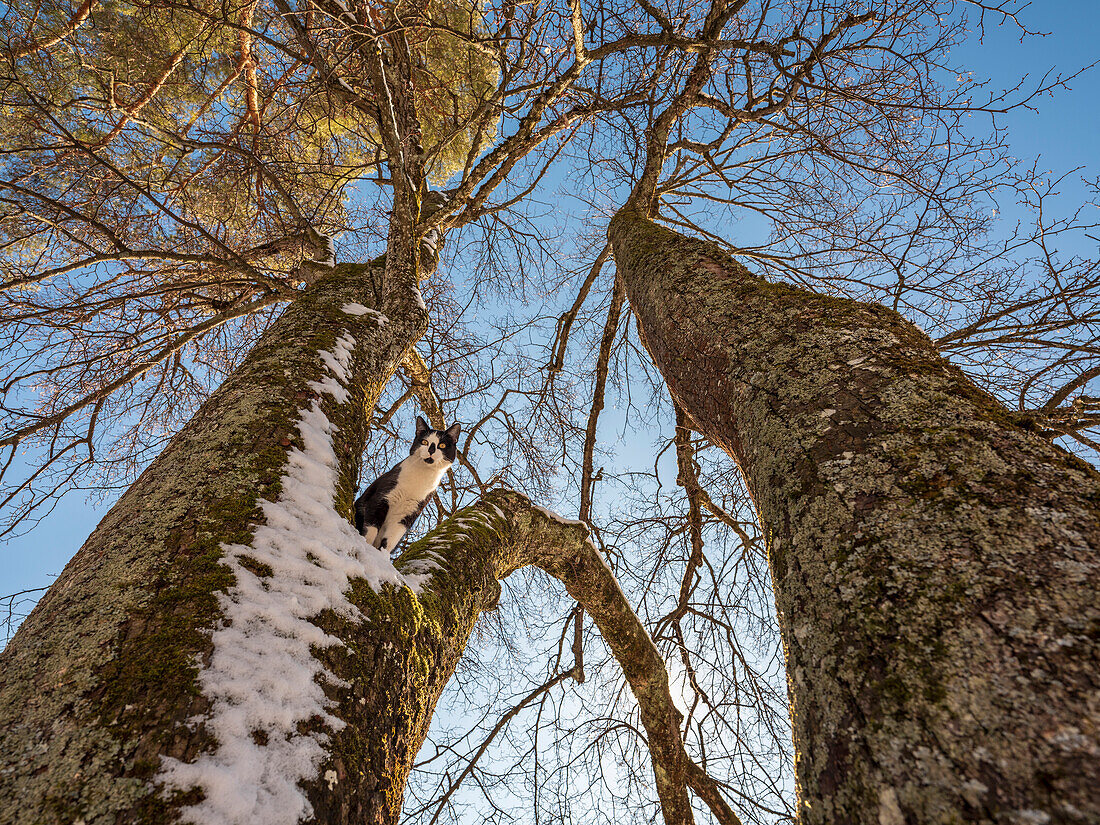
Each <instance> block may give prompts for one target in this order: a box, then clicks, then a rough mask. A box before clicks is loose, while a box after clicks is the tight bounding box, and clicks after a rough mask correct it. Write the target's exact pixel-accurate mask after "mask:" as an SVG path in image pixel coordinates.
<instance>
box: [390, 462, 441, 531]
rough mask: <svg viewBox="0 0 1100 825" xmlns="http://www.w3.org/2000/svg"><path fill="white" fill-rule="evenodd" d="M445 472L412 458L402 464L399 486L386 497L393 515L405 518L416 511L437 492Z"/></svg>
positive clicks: (398, 479)
mask: <svg viewBox="0 0 1100 825" xmlns="http://www.w3.org/2000/svg"><path fill="white" fill-rule="evenodd" d="M443 472H444V470H442V469H440V468H437V467H433V466H432V465H430V464H425V463H424V462H423V461H422V460H421V459H419V458H416V457H415V456H414V457H410V458H407V459H405V460H404V461H403V462H401V472H400V473H399V474H398V476H397V485H396V486H395V487H394V488H393V489H392V490H391V491H390V492H389V494H388V495H387V496H386V500H387V501H388V502H389V505H390V513H391V515H394V516H396V517H397V518H404V517H405V516H407V515H408V514H409V513H412V512H413V511H415V510H416V509H417V508H418V507H419V506H420V502H422V501H423V500H424V499H426V498H427V497H428V496H430V495H431V494H432V493H433V492H435V488H436V487H438V486H439V480H440V479H441V478H442V477H443Z"/></svg>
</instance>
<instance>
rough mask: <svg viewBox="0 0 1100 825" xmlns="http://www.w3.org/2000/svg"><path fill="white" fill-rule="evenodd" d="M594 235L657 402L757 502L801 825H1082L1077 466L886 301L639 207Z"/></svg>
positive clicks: (1084, 522) (1088, 774)
mask: <svg viewBox="0 0 1100 825" xmlns="http://www.w3.org/2000/svg"><path fill="white" fill-rule="evenodd" d="M610 238H611V241H612V243H613V245H614V250H615V259H616V265H617V268H618V272H619V276H620V277H622V278H623V279H624V283H625V286H626V292H627V297H628V299H629V300H630V305H631V308H632V310H633V312H634V314H635V317H636V318H637V322H638V330H639V333H640V335H641V337H642V339H643V340H644V343H645V345H646V347H647V349H648V350H649V352H650V354H651V355H652V357H653V359H654V362H655V363H656V365H657V366H658V368H659V369H660V370H661V372H662V374H663V375H664V377H665V379H666V381H667V383H668V387H669V389H670V391H671V393H672V395H673V397H674V399H675V400H676V401H677V402H678V403H679V404H680V405H681V407H682V408H683V410H684V411H685V413H686V414H687V415H688V416H689V417H690V418H691V421H692V423H693V425H694V427H695V428H697V429H698V430H699V431H700V432H701V433H703V434H704V435H705V436H706V437H707V438H709V439H710V440H711V441H713V442H714V443H715V444H717V445H719V446H721V447H722V449H724V450H725V451H726V452H727V453H729V454H730V455H731V456H733V457H734V458H735V459H736V460H737V461H738V463H739V465H740V467H741V469H742V471H743V472H744V474H745V477H746V479H747V482H748V486H749V489H750V491H751V493H752V496H753V499H754V501H755V504H756V507H757V510H758V511H759V515H760V519H761V521H762V524H763V527H764V530H765V534H766V536H767V544H768V552H769V558H770V564H771V569H772V576H773V579H774V587H775V594H776V602H777V606H778V611H779V617H780V623H781V626H782V633H783V640H784V645H785V648H786V656H787V667H788V682H789V690H790V695H791V702H792V718H793V723H794V732H795V742H796V748H797V756H796V762H797V765H796V767H797V774H798V790H799V804H800V809H799V813H800V816H801V819H802V821H803V822H804V823H837V822H862V823H875V825H882V823H887V824H888V825H901V823H905V822H964V821H965V822H998V823H1002V822H1003V823H1008V822H1082V823H1083V822H1089V821H1096V820H1097V818H1098V817H1100V761H1098V760H1097V759H1096V758H1095V754H1096V752H1097V750H1096V749H1097V747H1098V745H1097V740H1096V736H1097V731H1098V730H1100V707H1098V706H1097V704H1096V696H1097V689H1098V687H1100V675H1098V674H1100V668H1098V666H1097V661H1098V651H1097V637H1096V628H1097V627H1098V626H1100V625H1098V622H1100V592H1098V589H1100V575H1097V573H1098V569H1097V551H1098V550H1100V476H1098V475H1097V473H1096V471H1095V470H1093V469H1092V468H1091V467H1089V466H1087V465H1085V464H1084V463H1083V462H1081V461H1079V460H1077V459H1075V458H1073V457H1072V456H1070V455H1069V454H1067V453H1066V452H1064V451H1063V450H1061V449H1059V448H1058V447H1056V446H1053V445H1052V444H1051V443H1050V442H1049V441H1048V440H1046V439H1044V438H1043V437H1041V436H1040V435H1038V434H1037V433H1035V432H1033V431H1031V430H1029V429H1028V427H1027V426H1026V424H1022V423H1021V422H1019V421H1017V420H1016V419H1015V418H1014V417H1013V416H1012V415H1011V414H1010V413H1009V412H1008V411H1007V410H1005V409H1004V408H1003V407H1002V406H1001V405H1000V404H998V403H997V402H996V401H995V400H994V399H992V398H991V397H989V396H988V395H986V394H985V393H983V392H981V391H980V390H978V389H977V388H976V387H975V386H974V385H973V384H972V383H971V382H970V381H968V380H967V379H966V378H965V377H964V376H963V375H962V373H961V372H960V371H959V370H958V369H956V368H954V367H953V366H951V365H950V364H949V363H948V362H946V361H945V360H944V359H943V358H942V357H940V355H939V354H938V353H937V352H936V350H935V348H934V347H933V345H932V344H931V342H930V341H929V339H928V338H927V336H926V335H925V334H924V333H923V332H921V331H920V330H919V329H918V328H916V327H915V326H914V325H913V324H911V323H909V322H908V321H906V320H905V319H903V318H902V317H901V316H900V315H898V314H897V313H895V312H892V311H889V310H887V309H884V308H882V307H879V306H875V305H869V304H862V303H858V302H855V301H850V300H844V299H833V298H827V297H824V296H821V295H816V294H813V293H810V292H807V291H804V290H800V289H795V288H792V287H789V286H785V285H782V284H778V283H771V282H767V281H764V280H762V279H760V278H757V277H754V276H753V275H752V274H750V273H749V272H748V271H747V270H746V269H745V268H744V267H743V266H741V265H740V264H738V263H737V262H736V261H735V260H733V259H732V258H730V256H729V255H727V254H726V253H725V252H723V251H722V250H721V249H720V248H719V247H718V246H717V245H716V244H713V243H709V242H705V241H702V240H697V239H691V238H686V237H684V236H681V235H678V234H676V233H674V232H671V231H669V230H667V229H664V228H662V227H659V226H657V225H656V224H654V223H653V222H651V221H650V220H648V219H647V218H646V217H645V216H644V215H643V214H641V213H640V212H637V211H633V210H629V209H628V210H624V211H622V212H620V213H619V214H618V215H617V216H616V217H615V218H614V220H613V221H612V223H611V227H610Z"/></svg>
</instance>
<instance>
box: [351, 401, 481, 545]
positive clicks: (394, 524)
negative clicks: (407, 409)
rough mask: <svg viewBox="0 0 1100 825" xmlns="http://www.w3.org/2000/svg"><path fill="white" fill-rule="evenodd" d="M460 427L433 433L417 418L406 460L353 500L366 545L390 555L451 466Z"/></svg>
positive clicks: (358, 528)
mask: <svg viewBox="0 0 1100 825" xmlns="http://www.w3.org/2000/svg"><path fill="white" fill-rule="evenodd" d="M461 432H462V425H461V424H452V425H451V426H450V427H448V428H447V429H446V430H433V429H432V428H431V427H429V426H428V422H427V421H425V420H424V419H423V418H421V417H420V416H419V415H418V416H417V417H416V437H415V438H413V442H412V447H411V448H410V449H409V457H408V458H406V459H405V460H404V461H402V462H401V463H400V464H398V465H397V466H396V467H393V468H391V469H389V470H387V471H386V472H385V473H383V474H382V475H381V476H379V477H378V478H377V479H376V480H375V481H374V482H373V483H372V484H371V485H370V486H369V487H368V488H367V489H366V490H364V491H363V494H362V495H361V496H359V498H357V499H356V500H355V527H356V529H357V530H358V531H359V532H360V533H362V534H363V535H364V536H365V537H366V539H367V543H368V544H371V545H374V546H375V547H377V548H378V549H379V550H389V551H390V552H393V550H394V548H396V547H397V544H398V542H400V541H401V537H402V536H404V535H405V533H406V531H408V529H409V528H410V527H411V526H412V523H413V522H414V521H416V517H417V516H419V515H420V513H421V512H422V511H423V510H424V507H425V506H426V505H427V503H428V499H430V498H431V497H432V493H434V492H435V488H436V487H438V486H439V481H440V479H442V478H443V474H444V473H445V472H447V469H448V468H449V467H450V466H451V465H452V464H453V463H454V460H455V455H456V452H455V451H456V449H457V444H456V443H455V442H456V441H457V439H458V435H459V433H461Z"/></svg>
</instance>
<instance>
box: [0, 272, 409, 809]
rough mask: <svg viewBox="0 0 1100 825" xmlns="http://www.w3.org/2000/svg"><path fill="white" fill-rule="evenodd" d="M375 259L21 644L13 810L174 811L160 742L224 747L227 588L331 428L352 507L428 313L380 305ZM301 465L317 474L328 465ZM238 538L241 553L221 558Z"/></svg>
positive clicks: (137, 506)
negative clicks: (385, 398)
mask: <svg viewBox="0 0 1100 825" xmlns="http://www.w3.org/2000/svg"><path fill="white" fill-rule="evenodd" d="M378 269H379V268H378V267H377V266H372V265H354V264H344V265H340V266H337V267H336V268H335V270H334V271H333V272H332V274H330V275H327V276H325V277H324V278H322V279H321V280H319V281H318V282H317V283H316V284H314V285H313V286H312V287H311V288H310V289H309V290H307V291H306V292H304V293H303V294H302V296H301V297H300V298H299V299H298V300H296V301H295V302H294V303H293V304H292V305H291V306H289V307H288V308H287V309H286V311H285V312H284V313H283V315H282V316H281V317H280V318H279V320H278V321H277V322H276V323H275V324H273V325H272V327H271V329H270V330H269V331H268V332H267V333H265V335H264V336H263V337H262V338H261V339H260V341H259V343H258V344H257V346H256V347H255V349H254V350H253V351H252V352H251V353H250V355H249V356H248V358H247V359H246V361H245V362H244V363H243V364H242V365H241V367H240V368H239V369H237V370H236V371H235V372H234V373H233V375H232V376H230V377H229V378H228V379H227V380H226V382H225V383H224V384H223V385H222V387H221V388H220V389H218V391H217V392H216V393H215V394H214V395H213V396H211V398H210V399H209V400H208V401H207V402H206V403H205V404H204V405H203V406H202V408H201V409H200V410H199V412H198V413H197V414H196V415H195V417H194V418H193V419H192V420H191V421H190V422H189V423H188V424H187V425H186V427H184V429H183V430H182V431H181V432H180V433H179V434H178V435H176V436H175V437H174V438H173V439H172V441H171V442H170V444H169V445H168V447H167V448H166V449H165V450H164V452H163V453H162V454H161V456H160V457H158V458H157V459H156V461H154V462H153V464H152V465H150V466H149V468H148V469H147V470H146V471H145V472H144V473H142V475H141V477H140V478H139V479H138V481H137V482H136V483H135V484H134V485H133V486H132V487H131V488H130V489H129V490H128V491H127V492H126V494H125V495H123V497H122V498H121V499H120V500H119V502H118V503H117V504H116V505H115V506H114V507H113V508H112V509H111V511H110V512H109V513H108V514H107V515H106V517H104V519H103V521H102V522H101V523H100V524H99V526H98V527H97V528H96V530H95V532H93V533H92V535H91V536H90V537H89V539H88V540H87V542H86V543H85V544H84V546H83V547H82V548H81V549H80V551H79V552H78V553H77V554H76V556H74V558H73V559H72V561H70V562H69V564H68V565H67V566H66V568H65V570H64V571H63V573H62V574H61V576H60V577H59V578H58V580H57V582H56V583H55V584H54V585H53V587H51V588H50V590H49V592H48V593H47V594H46V595H45V597H43V599H42V601H41V602H40V603H39V604H38V606H37V607H36V608H35V609H34V611H33V612H32V613H31V615H30V616H29V617H28V618H27V620H26V621H25V622H24V624H23V625H22V627H21V628H20V629H19V632H18V633H17V634H16V635H15V637H14V638H13V639H12V640H11V642H10V643H9V644H8V646H7V648H6V649H5V650H4V652H3V659H2V671H0V673H2V684H0V777H3V782H2V789H0V821H2V822H4V823H36V825H38V824H39V823H53V822H58V823H73V822H78V821H83V822H85V823H87V825H92V823H106V822H110V823H115V822H167V821H170V820H171V819H172V818H173V817H172V815H171V812H170V811H169V810H168V809H167V807H170V806H167V803H166V802H165V800H164V797H163V796H162V795H161V794H159V793H158V792H157V789H156V787H155V785H154V781H159V779H158V778H159V776H160V774H158V771H160V770H162V766H161V757H171V758H174V759H177V760H180V761H181V763H187V762H189V761H192V760H194V758H195V757H196V756H197V755H199V754H200V753H204V752H207V751H209V750H210V748H211V747H212V740H211V736H210V733H209V731H207V730H206V729H205V728H204V727H203V726H198V727H195V726H193V725H190V724H185V723H186V722H188V720H189V719H190V718H191V717H193V716H197V715H202V714H204V713H207V712H208V711H210V709H211V699H210V698H209V697H208V696H206V695H204V693H203V686H202V685H201V684H200V682H199V672H200V666H205V665H208V664H209V661H210V657H211V655H212V652H213V648H214V645H213V640H212V636H211V633H212V631H213V630H214V628H215V626H216V625H217V624H218V622H219V620H220V618H221V617H222V615H223V613H224V608H225V594H226V593H227V592H230V590H231V588H232V587H233V586H234V584H235V583H236V584H238V585H239V584H240V580H241V577H242V575H244V574H243V572H242V571H245V570H249V571H252V572H250V573H249V575H253V573H258V574H261V576H260V577H261V578H262V574H263V573H264V572H265V571H266V569H267V568H268V567H270V565H269V564H268V563H267V562H264V561H262V560H256V559H254V558H251V557H250V556H249V553H248V552H243V551H247V550H249V548H248V545H250V543H251V542H252V541H253V533H254V531H255V530H256V529H258V525H262V524H263V523H264V521H265V516H264V514H265V513H269V509H268V508H270V507H272V506H273V505H274V504H275V503H276V502H277V501H278V500H280V498H281V496H280V494H281V493H284V492H286V491H285V490H284V487H285V486H286V485H287V484H288V483H289V482H288V475H287V471H286V468H287V467H288V466H289V462H290V461H291V459H293V458H294V457H295V456H299V457H301V456H303V455H307V454H308V453H309V444H307V443H306V441H307V440H308V438H309V437H317V436H318V433H322V436H323V435H324V432H322V431H328V433H329V435H328V442H327V443H328V444H330V449H331V451H332V458H331V465H332V466H331V467H329V468H328V472H330V474H331V475H332V483H331V484H330V485H329V487H330V490H329V491H328V495H329V501H328V504H327V506H328V509H329V510H332V505H333V501H334V502H335V506H336V510H338V511H339V512H340V513H341V514H343V516H344V521H345V522H346V521H347V518H348V517H349V516H350V513H351V506H352V499H353V497H354V494H355V487H356V484H357V481H358V479H357V476H358V471H359V462H360V458H361V456H362V452H363V447H364V442H365V438H366V431H367V430H366V425H367V422H368V421H369V419H370V413H371V411H372V410H373V408H374V405H375V403H376V401H377V399H378V396H379V393H380V392H381V390H382V387H383V386H384V385H385V382H386V380H387V379H388V378H389V377H390V376H391V375H392V374H393V372H394V370H395V369H396V368H397V366H398V364H399V363H400V361H401V358H402V355H403V354H404V352H405V351H406V349H407V348H408V347H409V346H410V345H411V344H412V343H413V342H414V341H415V340H416V339H417V338H418V337H419V336H420V335H421V334H423V331H424V329H425V327H426V321H427V316H426V313H425V312H424V311H423V310H422V309H417V308H416V307H415V306H414V305H412V304H411V303H410V302H408V301H403V302H402V305H401V312H400V314H397V313H394V314H393V316H392V317H389V318H388V319H386V318H383V317H382V316H380V315H379V314H378V313H377V312H376V311H375V310H368V308H367V307H366V306H365V305H366V304H370V303H372V299H371V298H370V296H373V295H375V294H376V288H377V281H378V276H379V272H378ZM348 336H350V338H349V337H348ZM345 393H346V397H345V395H344V394H345ZM341 402H342V403H341ZM303 422H305V423H303ZM303 472H305V474H306V476H307V481H308V480H309V478H310V477H311V476H310V473H311V472H312V473H313V475H316V473H317V470H316V468H313V470H312V471H303ZM318 477H319V476H318ZM336 510H334V511H333V512H336ZM349 529H350V528H349ZM227 548H237V549H238V550H241V551H242V552H240V553H236V554H230V553H227ZM226 555H233V557H234V559H235V561H234V562H233V564H225V563H220V560H222V559H223V556H226ZM253 578H257V577H256V576H255V575H253ZM258 735H259V734H258ZM194 796H195V794H191V797H194ZM190 801H194V800H193V799H191V798H189V797H187V796H186V795H184V797H183V798H182V799H180V800H177V802H179V803H180V804H185V803H188V802H190Z"/></svg>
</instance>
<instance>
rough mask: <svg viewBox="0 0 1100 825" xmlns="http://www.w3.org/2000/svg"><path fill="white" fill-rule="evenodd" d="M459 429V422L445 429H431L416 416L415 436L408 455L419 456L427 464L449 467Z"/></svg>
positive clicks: (452, 460) (460, 426)
mask: <svg viewBox="0 0 1100 825" xmlns="http://www.w3.org/2000/svg"><path fill="white" fill-rule="evenodd" d="M461 429H462V425H461V424H452V425H451V426H450V427H448V428H447V429H446V430H433V429H432V428H431V427H429V426H428V424H427V422H426V421H424V419H423V418H421V417H419V416H417V419H416V438H414V439H413V443H412V449H410V450H409V455H412V456H415V457H417V458H419V459H420V460H421V461H423V462H424V463H425V464H427V465H431V466H435V467H442V468H444V469H445V468H447V467H450V466H451V464H453V463H454V460H455V457H456V455H457V444H456V443H455V442H456V439H457V438H458V434H459V432H460V431H461Z"/></svg>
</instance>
